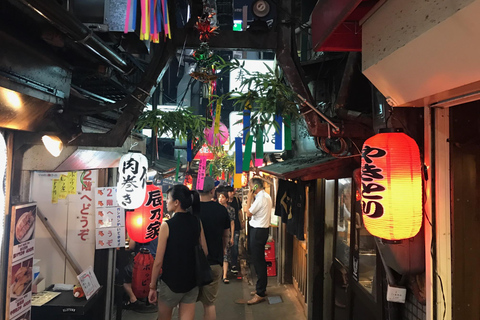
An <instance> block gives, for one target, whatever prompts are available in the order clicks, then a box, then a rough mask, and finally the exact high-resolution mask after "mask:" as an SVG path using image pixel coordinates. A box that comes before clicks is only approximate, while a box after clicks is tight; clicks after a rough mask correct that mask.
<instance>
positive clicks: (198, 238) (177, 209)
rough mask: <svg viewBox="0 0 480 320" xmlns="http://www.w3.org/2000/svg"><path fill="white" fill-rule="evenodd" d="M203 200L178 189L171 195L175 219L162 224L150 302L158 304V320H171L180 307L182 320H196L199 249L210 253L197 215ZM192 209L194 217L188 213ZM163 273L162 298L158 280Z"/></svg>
mask: <svg viewBox="0 0 480 320" xmlns="http://www.w3.org/2000/svg"><path fill="white" fill-rule="evenodd" d="M199 205H200V200H199V196H198V193H197V192H196V191H190V190H189V189H188V188H187V187H185V186H183V185H176V186H173V187H172V188H170V189H169V190H168V191H167V210H168V211H169V212H171V213H173V214H172V218H171V219H169V220H168V221H166V222H165V223H162V225H161V227H160V233H159V235H158V247H157V256H156V257H155V262H154V263H153V270H152V280H151V282H150V291H149V293H148V301H149V302H150V303H155V302H157V300H158V319H159V320H170V319H171V318H172V311H173V308H174V307H175V306H177V305H179V309H178V315H179V320H193V319H194V317H195V302H196V301H197V297H198V291H199V289H198V287H197V285H196V279H195V268H193V267H192V266H193V265H194V264H195V253H194V248H195V246H196V245H197V244H198V243H200V244H201V245H202V248H203V251H204V252H205V253H208V248H207V242H206V240H205V234H204V232H203V227H202V223H201V222H200V220H199V219H198V217H196V216H195V215H194V214H195V213H197V212H198V210H199ZM190 207H191V208H192V211H193V214H192V213H190V212H188V211H187V210H188V209H189V208H190ZM161 270H162V275H161V280H160V285H159V288H158V289H159V290H158V297H157V279H158V276H159V275H160V271H161Z"/></svg>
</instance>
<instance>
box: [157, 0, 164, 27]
mask: <svg viewBox="0 0 480 320" xmlns="http://www.w3.org/2000/svg"><path fill="white" fill-rule="evenodd" d="M156 18H157V31H158V32H162V30H163V23H162V21H163V16H162V1H161V0H157V17H156Z"/></svg>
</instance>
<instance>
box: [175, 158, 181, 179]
mask: <svg viewBox="0 0 480 320" xmlns="http://www.w3.org/2000/svg"><path fill="white" fill-rule="evenodd" d="M179 172H180V151H177V168H176V170H175V182H178V173H179Z"/></svg>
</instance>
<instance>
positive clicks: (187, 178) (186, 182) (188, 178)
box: [183, 174, 193, 190]
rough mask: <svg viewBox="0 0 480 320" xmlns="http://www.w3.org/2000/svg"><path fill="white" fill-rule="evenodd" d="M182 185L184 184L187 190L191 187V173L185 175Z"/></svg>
mask: <svg viewBox="0 0 480 320" xmlns="http://www.w3.org/2000/svg"><path fill="white" fill-rule="evenodd" d="M183 185H184V186H186V187H187V188H188V189H189V190H192V188H193V178H192V176H191V175H189V174H187V175H185V180H184V181H183Z"/></svg>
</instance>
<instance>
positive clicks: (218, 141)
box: [203, 122, 228, 146]
mask: <svg viewBox="0 0 480 320" xmlns="http://www.w3.org/2000/svg"><path fill="white" fill-rule="evenodd" d="M218 129H219V133H218V134H214V133H213V131H214V130H215V128H214V126H213V125H212V126H211V127H208V128H205V129H204V130H203V134H204V135H205V140H207V142H208V144H209V145H211V146H221V145H223V144H224V143H225V141H227V140H228V128H227V127H226V126H225V125H224V124H223V123H221V122H220V125H219V127H218Z"/></svg>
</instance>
